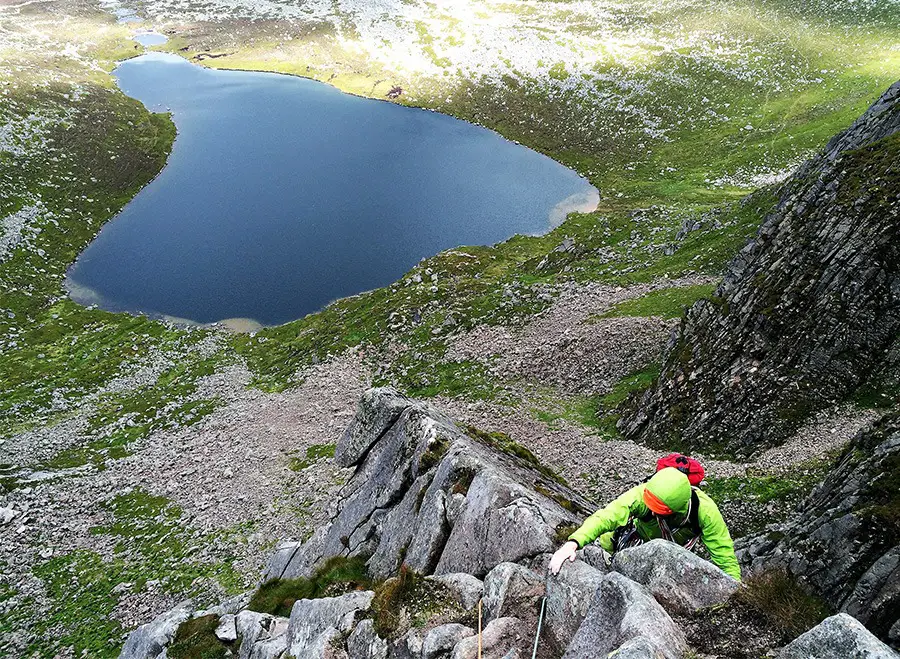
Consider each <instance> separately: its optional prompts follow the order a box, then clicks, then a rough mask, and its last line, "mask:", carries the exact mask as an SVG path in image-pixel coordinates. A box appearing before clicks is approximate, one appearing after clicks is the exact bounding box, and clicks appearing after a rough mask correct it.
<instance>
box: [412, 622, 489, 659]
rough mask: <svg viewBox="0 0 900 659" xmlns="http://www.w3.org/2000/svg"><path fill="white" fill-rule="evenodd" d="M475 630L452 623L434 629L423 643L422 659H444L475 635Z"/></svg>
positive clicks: (426, 635)
mask: <svg viewBox="0 0 900 659" xmlns="http://www.w3.org/2000/svg"><path fill="white" fill-rule="evenodd" d="M475 633H476V632H475V630H474V629H472V628H471V627H466V626H465V625H460V624H458V623H455V622H452V623H449V624H447V625H439V626H438V627H434V628H432V629H431V630H430V631H429V632H428V633H427V634H425V639H424V640H423V641H422V659H442V658H444V657H448V656H450V652H451V651H452V650H453V648H454V647H456V644H457V643H459V642H460V641H461V640H463V639H464V638H468V637H470V636H472V635H473V634H475Z"/></svg>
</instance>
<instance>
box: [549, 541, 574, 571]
mask: <svg viewBox="0 0 900 659" xmlns="http://www.w3.org/2000/svg"><path fill="white" fill-rule="evenodd" d="M576 551H578V543H577V542H575V541H574V540H569V541H568V542H567V543H566V544H564V545H563V546H562V547H560V548H559V549H557V550H556V553H555V554H553V558H551V559H550V574H558V573H559V570H560V568H561V567H562V566H563V563H565V562H566V561H567V560H568V561H574V560H575V552H576Z"/></svg>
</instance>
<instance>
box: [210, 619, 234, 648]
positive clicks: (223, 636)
mask: <svg viewBox="0 0 900 659" xmlns="http://www.w3.org/2000/svg"><path fill="white" fill-rule="evenodd" d="M215 635H216V638H217V639H219V640H220V641H224V642H226V643H233V642H234V641H236V640H237V627H235V624H234V616H233V615H232V614H230V613H226V614H225V615H223V616H222V617H221V618H219V626H218V627H216V630H215Z"/></svg>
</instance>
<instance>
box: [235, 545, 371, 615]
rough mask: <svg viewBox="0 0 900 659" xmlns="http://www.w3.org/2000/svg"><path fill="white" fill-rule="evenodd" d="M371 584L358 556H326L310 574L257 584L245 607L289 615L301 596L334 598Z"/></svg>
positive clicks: (273, 613)
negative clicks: (313, 572)
mask: <svg viewBox="0 0 900 659" xmlns="http://www.w3.org/2000/svg"><path fill="white" fill-rule="evenodd" d="M372 586H373V582H372V580H371V579H370V578H369V576H368V573H367V572H366V562H365V560H363V559H362V558H359V557H352V558H346V557H343V556H334V557H332V558H330V559H328V560H327V561H326V562H325V563H324V564H323V565H322V566H321V567H320V568H319V569H318V570H316V572H315V574H313V576H312V577H310V578H308V579H306V578H302V577H301V578H297V579H274V580H272V581H267V582H266V583H264V584H263V585H262V586H260V587H259V588H258V589H257V590H256V592H255V593H253V597H252V598H251V599H250V603H249V604H248V605H247V608H248V609H250V610H251V611H258V612H260V613H269V614H272V615H276V616H285V617H287V616H290V615H291V608H292V607H293V606H294V603H295V602H297V601H298V600H301V599H316V598H319V597H336V596H339V595H343V594H345V593H349V592H351V591H354V590H367V589H369V588H371V587H372Z"/></svg>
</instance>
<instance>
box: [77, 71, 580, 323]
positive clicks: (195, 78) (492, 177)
mask: <svg viewBox="0 0 900 659" xmlns="http://www.w3.org/2000/svg"><path fill="white" fill-rule="evenodd" d="M116 77H117V78H118V81H119V86H120V87H121V88H122V89H123V90H124V91H125V92H126V93H127V94H129V95H130V96H133V97H134V98H137V99H139V100H141V101H142V102H143V103H144V104H145V105H147V107H149V108H150V109H151V110H165V109H170V110H171V111H172V113H173V115H174V119H175V123H176V125H177V126H178V138H177V140H176V143H175V147H174V149H173V151H172V155H171V157H170V159H169V163H168V164H167V165H166V167H165V169H164V170H163V171H162V173H161V174H160V176H159V177H158V178H157V179H156V180H155V181H154V182H153V183H151V184H150V185H149V186H147V187H146V188H145V189H144V190H143V191H142V192H141V193H140V194H138V195H137V197H135V199H134V200H133V201H132V202H131V203H129V204H128V206H127V207H126V208H125V209H124V210H123V211H122V213H121V214H120V215H119V216H118V217H117V218H115V219H114V220H113V221H111V222H110V223H109V224H107V225H106V226H105V227H104V228H103V230H102V231H101V232H100V234H99V235H98V236H97V238H96V239H95V240H94V242H93V243H91V245H90V246H89V247H88V248H87V249H86V250H85V252H84V253H83V254H82V255H81V257H80V258H79V259H78V262H77V263H76V264H75V265H74V266H73V267H72V269H71V271H70V273H69V278H68V284H69V288H70V291H71V293H72V295H73V297H74V298H75V299H76V300H78V301H79V302H82V303H84V304H90V303H95V304H99V305H100V306H102V307H104V308H107V309H111V310H117V311H132V312H143V313H147V314H151V315H165V316H173V317H176V318H185V319H190V320H194V321H197V322H202V323H207V322H213V321H219V320H223V319H228V318H252V319H255V320H256V321H258V322H260V323H262V324H265V325H271V324H278V323H284V322H287V321H289V320H293V319H296V318H300V317H302V316H304V315H306V314H308V313H310V312H313V311H316V310H318V309H321V308H322V307H323V306H325V305H326V304H327V303H328V302H329V301H331V300H334V299H336V298H339V297H344V296H347V295H352V294H355V293H359V292H362V291H365V290H369V289H372V288H376V287H378V286H383V285H386V284H388V283H390V282H392V281H394V280H396V279H397V278H398V277H400V276H401V275H402V274H403V273H404V272H406V271H407V270H408V269H409V268H410V267H412V266H413V265H415V264H416V262H418V261H419V260H420V259H421V258H423V257H426V256H430V255H433V254H436V253H437V252H439V251H441V250H443V249H447V248H450V247H453V246H456V245H467V244H492V243H495V242H498V241H501V240H504V239H506V238H508V237H509V236H511V235H513V234H515V233H526V234H533V233H542V232H545V231H547V230H548V229H549V228H550V223H551V221H552V220H551V219H550V218H551V215H553V214H555V215H556V216H560V215H561V213H560V210H561V209H570V210H571V209H572V208H574V207H577V206H578V205H579V204H580V205H582V206H584V205H585V204H586V203H587V204H588V205H590V202H591V201H593V202H596V191H595V190H594V189H593V188H592V187H591V186H590V185H589V184H588V183H587V182H586V181H585V180H584V179H582V178H580V177H579V176H578V175H576V174H575V173H574V172H572V171H571V170H568V169H566V168H565V167H563V166H561V165H559V164H558V163H556V162H554V161H553V160H551V159H549V158H546V157H544V156H542V155H540V154H538V153H535V152H534V151H531V150H529V149H526V148H524V147H522V146H518V145H516V144H513V143H511V142H508V141H506V140H504V139H503V138H501V137H499V136H498V135H497V134H495V133H492V132H490V131H488V130H485V129H482V128H479V127H477V126H473V125H471V124H468V123H465V122H463V121H459V120H456V119H453V118H450V117H447V116H444V115H440V114H437V113H433V112H427V111H422V110H415V109H410V108H404V107H400V106H397V105H393V104H390V103H384V102H378V101H373V100H367V99H361V98H356V97H354V96H350V95H347V94H343V93H341V92H339V91H337V90H335V89H333V88H332V87H329V86H327V85H324V84H321V83H316V82H313V81H309V80H304V79H301V78H296V77H289V76H280V75H275V74H265V73H245V72H236V71H212V70H207V69H203V68H201V67H198V66H195V65H192V64H189V63H188V62H186V61H184V60H182V59H181V58H178V57H175V56H171V55H163V54H150V55H145V56H143V57H139V58H136V59H133V60H129V61H127V62H125V63H123V64H122V65H121V66H120V67H119V68H118V69H117V70H116ZM564 200H567V201H565V203H563V204H562V205H561V206H560V204H561V202H564ZM554 209H555V210H554ZM557 219H560V218H559V217H557Z"/></svg>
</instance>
